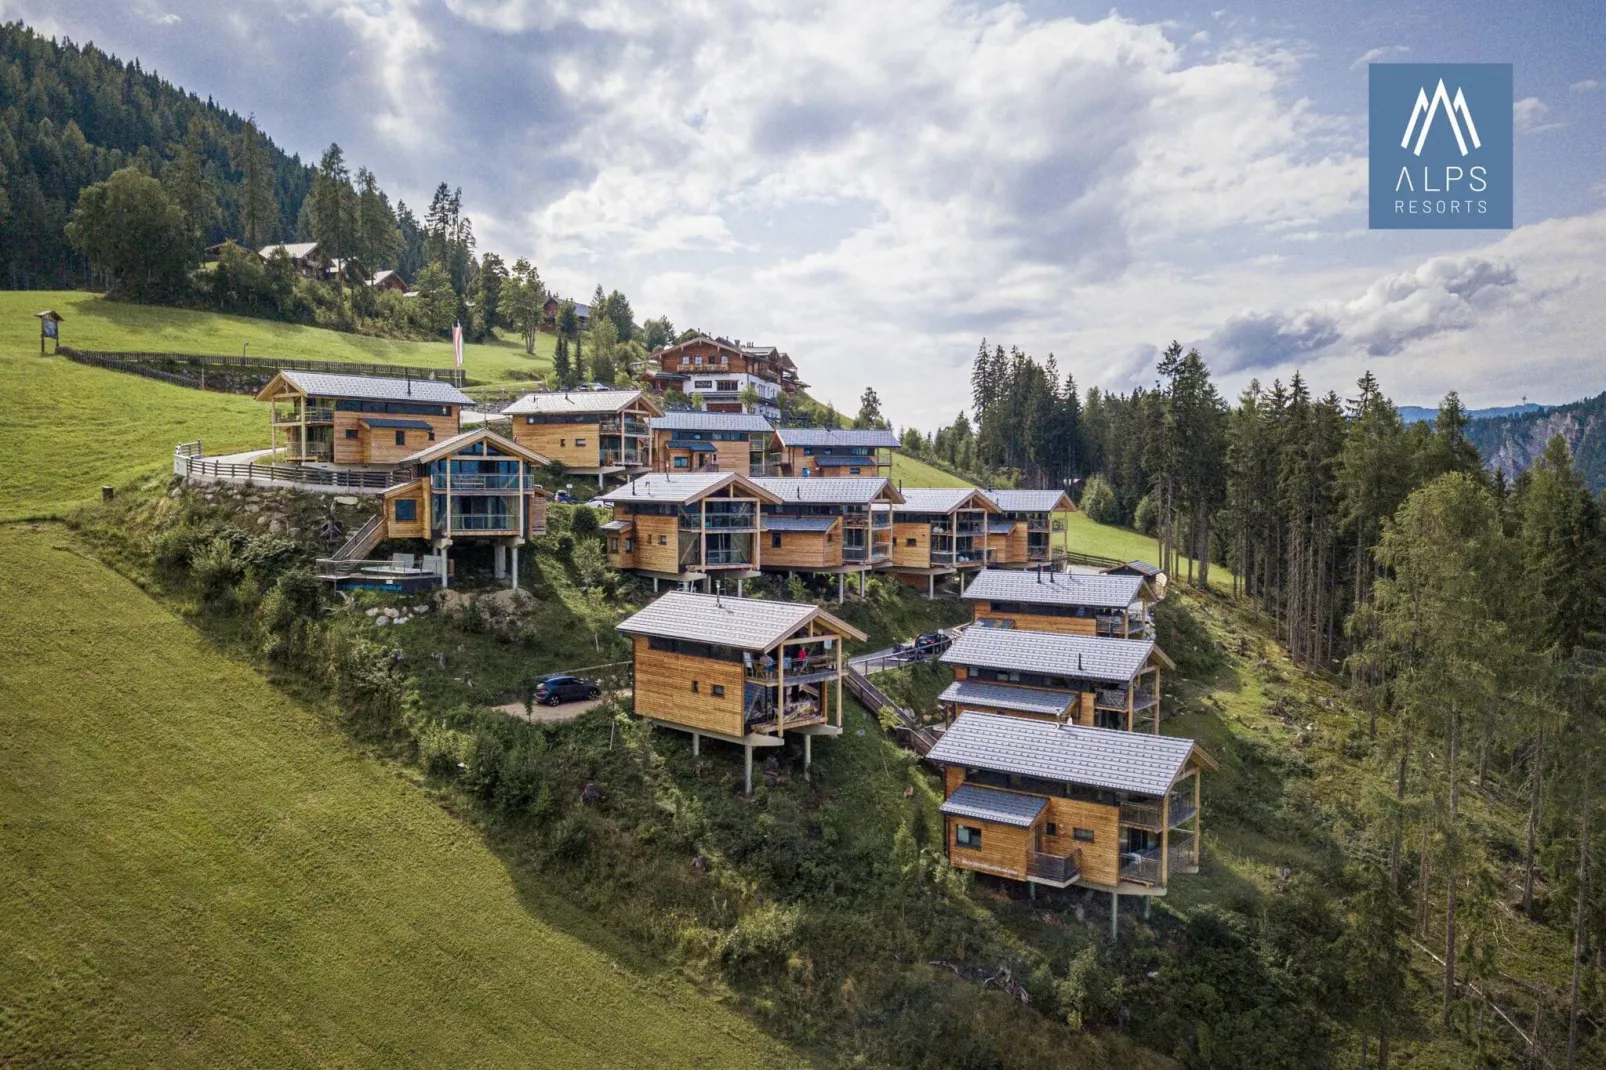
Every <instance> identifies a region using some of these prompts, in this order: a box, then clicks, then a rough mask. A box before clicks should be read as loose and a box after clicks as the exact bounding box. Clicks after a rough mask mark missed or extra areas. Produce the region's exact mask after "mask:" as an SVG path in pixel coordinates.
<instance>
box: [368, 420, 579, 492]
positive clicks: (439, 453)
mask: <svg viewBox="0 0 1606 1070" xmlns="http://www.w3.org/2000/svg"><path fill="white" fill-rule="evenodd" d="M482 441H483V442H488V443H490V444H491V445H493V446H495V447H496V448H497V449H498V450H499V451H500V452H502V453H504V454H506V455H507V456H509V457H517V458H519V459H520V460H523V461H528V462H529V463H530V464H533V465H547V464H551V463H552V461H551V459H550V458H548V457H543V456H542V455H541V454H539V453H536V452H535V451H534V450H532V449H530V448H529V447H527V446H521V445H519V444H518V443H517V442H514V441H513V440H512V439H511V438H508V437H506V436H505V435H499V434H497V433H496V432H495V431H492V430H491V429H490V428H489V427H486V426H484V425H483V424H482V425H481V426H479V427H476V428H474V430H472V431H464V432H463V433H462V434H458V435H453V436H452V437H451V438H443V439H441V440H440V441H439V442H432V443H430V445H429V446H428V447H427V448H426V449H421V450H419V451H418V452H417V453H411V454H408V455H407V456H406V457H403V458H402V459H401V461H400V462H399V463H401V464H428V463H429V462H430V461H437V460H440V459H441V458H442V457H449V456H451V455H452V454H454V453H456V452H458V451H459V450H461V449H464V448H466V447H468V446H472V445H473V444H474V443H476V442H482ZM530 489H531V490H534V491H536V492H538V493H540V494H543V495H544V494H546V493H547V491H546V490H545V488H543V487H539V486H532V487H531V488H530Z"/></svg>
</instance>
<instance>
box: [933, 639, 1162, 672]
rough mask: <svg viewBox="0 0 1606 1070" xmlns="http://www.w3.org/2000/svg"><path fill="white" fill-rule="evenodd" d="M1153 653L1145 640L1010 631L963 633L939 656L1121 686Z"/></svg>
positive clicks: (949, 661)
mask: <svg viewBox="0 0 1606 1070" xmlns="http://www.w3.org/2000/svg"><path fill="white" fill-rule="evenodd" d="M1153 652H1154V644H1153V643H1152V642H1150V641H1149V640H1147V639H1102V638H1096V637H1094V636H1090V635H1059V634H1057V633H1054V632H1028V631H1020V630H1017V629H1014V628H966V629H965V630H964V631H963V632H960V633H959V638H958V639H955V640H954V642H953V645H952V646H950V647H949V648H948V649H947V651H945V652H944V653H943V655H942V660H943V661H944V662H946V663H947V664H949V665H979V666H982V667H983V668H988V669H1007V670H1012V671H1015V672H1035V673H1042V674H1043V675H1045V676H1069V677H1071V678H1073V679H1083V680H1108V681H1111V682H1115V683H1125V682H1126V681H1128V680H1130V679H1132V677H1134V676H1136V675H1137V674H1138V670H1139V669H1141V668H1143V666H1144V665H1145V664H1146V663H1147V662H1148V660H1149V655H1150V654H1152V653H1153Z"/></svg>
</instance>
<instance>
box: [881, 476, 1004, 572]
mask: <svg viewBox="0 0 1606 1070" xmlns="http://www.w3.org/2000/svg"><path fill="white" fill-rule="evenodd" d="M899 494H900V495H901V496H902V497H903V501H902V502H898V503H894V504H892V505H887V506H878V507H877V508H878V509H884V510H885V511H886V513H887V515H888V517H889V519H890V521H891V524H892V557H891V560H890V561H889V562H888V564H887V565H886V570H887V571H888V572H891V573H893V574H894V575H897V576H898V577H899V578H900V579H902V580H904V581H905V582H908V583H915V584H918V583H919V582H920V581H921V580H924V581H925V585H926V593H927V594H928V595H935V594H936V584H937V580H938V579H939V578H940V577H943V576H951V575H954V574H955V573H958V572H960V571H970V570H973V569H980V568H984V567H985V566H986V564H987V562H988V560H989V559H990V558H991V556H992V552H991V551H990V550H989V545H988V534H987V523H988V521H989V520H991V519H992V518H994V517H996V516H997V515H998V506H997V505H996V504H994V502H993V501H992V499H990V498H988V497H987V496H986V495H985V494H983V493H982V492H981V491H979V490H977V489H976V488H975V487H902V488H899Z"/></svg>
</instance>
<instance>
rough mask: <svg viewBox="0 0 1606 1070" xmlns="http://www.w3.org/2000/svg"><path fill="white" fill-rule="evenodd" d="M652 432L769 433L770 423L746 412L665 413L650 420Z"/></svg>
mask: <svg viewBox="0 0 1606 1070" xmlns="http://www.w3.org/2000/svg"><path fill="white" fill-rule="evenodd" d="M652 429H653V430H654V431H747V432H749V433H751V432H754V431H769V430H772V428H771V427H770V422H769V421H768V420H766V419H764V417H762V416H759V415H758V414H757V413H748V412H666V413H664V414H663V415H662V416H655V417H653V420H652Z"/></svg>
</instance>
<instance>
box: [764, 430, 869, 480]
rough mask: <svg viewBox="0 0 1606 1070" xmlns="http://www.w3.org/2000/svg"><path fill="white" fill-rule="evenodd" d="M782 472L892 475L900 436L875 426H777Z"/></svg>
mask: <svg viewBox="0 0 1606 1070" xmlns="http://www.w3.org/2000/svg"><path fill="white" fill-rule="evenodd" d="M775 437H776V438H778V439H779V440H780V443H781V475H783V476H889V475H891V474H892V451H893V450H896V449H897V448H898V436H897V435H895V434H893V433H892V432H891V431H885V430H880V429H875V428H870V429H857V428H840V427H778V428H776V429H775Z"/></svg>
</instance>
